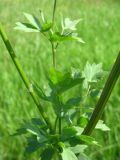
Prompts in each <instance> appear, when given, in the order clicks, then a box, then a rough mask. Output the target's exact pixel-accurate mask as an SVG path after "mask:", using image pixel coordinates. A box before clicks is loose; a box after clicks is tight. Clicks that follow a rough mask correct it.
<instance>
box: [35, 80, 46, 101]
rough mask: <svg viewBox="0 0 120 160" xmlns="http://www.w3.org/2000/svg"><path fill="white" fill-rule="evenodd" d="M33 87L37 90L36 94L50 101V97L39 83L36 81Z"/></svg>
mask: <svg viewBox="0 0 120 160" xmlns="http://www.w3.org/2000/svg"><path fill="white" fill-rule="evenodd" d="M33 89H34V90H35V92H36V94H37V95H38V96H39V97H40V98H41V99H43V100H45V101H48V97H47V96H46V94H45V93H44V91H43V90H42V88H40V87H39V86H38V85H37V83H35V82H34V84H33Z"/></svg>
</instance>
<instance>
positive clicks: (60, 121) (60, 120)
mask: <svg viewBox="0 0 120 160" xmlns="http://www.w3.org/2000/svg"><path fill="white" fill-rule="evenodd" d="M61 127H62V119H61V117H59V134H61Z"/></svg>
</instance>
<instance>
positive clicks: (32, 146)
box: [26, 136, 46, 154]
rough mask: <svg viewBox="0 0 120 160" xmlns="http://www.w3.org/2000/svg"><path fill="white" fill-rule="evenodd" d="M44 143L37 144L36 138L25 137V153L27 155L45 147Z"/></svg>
mask: <svg viewBox="0 0 120 160" xmlns="http://www.w3.org/2000/svg"><path fill="white" fill-rule="evenodd" d="M45 144H46V142H45V143H44V142H43V143H39V142H38V141H37V137H36V136H31V137H27V148H26V152H27V153H29V154H30V153H32V152H35V151H36V150H38V149H39V148H41V147H42V148H43V147H45Z"/></svg>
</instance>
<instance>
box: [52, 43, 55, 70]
mask: <svg viewBox="0 0 120 160" xmlns="http://www.w3.org/2000/svg"><path fill="white" fill-rule="evenodd" d="M51 45H52V57H53V60H52V61H53V67H54V68H55V66H56V60H55V52H56V49H55V46H54V43H53V42H51Z"/></svg>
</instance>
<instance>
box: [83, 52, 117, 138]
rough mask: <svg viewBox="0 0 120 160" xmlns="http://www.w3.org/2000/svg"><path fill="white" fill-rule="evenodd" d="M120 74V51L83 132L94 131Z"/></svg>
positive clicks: (86, 133)
mask: <svg viewBox="0 0 120 160" xmlns="http://www.w3.org/2000/svg"><path fill="white" fill-rule="evenodd" d="M119 76H120V53H119V54H118V57H117V59H116V61H115V63H114V65H113V68H112V70H111V72H110V74H109V77H108V79H107V81H106V84H105V86H104V88H103V91H102V93H101V96H100V98H99V100H98V102H97V104H96V107H95V109H94V111H93V113H92V116H91V118H90V120H89V122H88V124H87V126H86V128H85V129H84V131H83V133H82V134H85V135H90V134H91V133H92V131H93V130H94V128H95V126H96V124H97V122H98V121H99V119H100V117H101V115H102V113H103V111H104V108H105V106H106V103H107V101H108V99H109V97H110V95H111V93H112V90H113V88H114V86H115V84H116V82H117V80H118V78H119Z"/></svg>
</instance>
